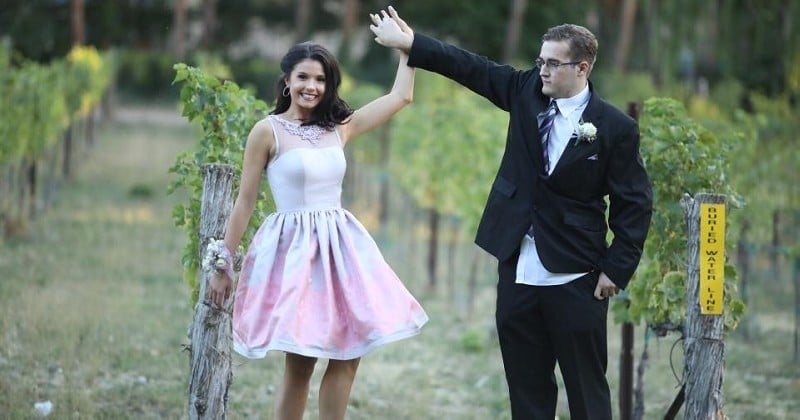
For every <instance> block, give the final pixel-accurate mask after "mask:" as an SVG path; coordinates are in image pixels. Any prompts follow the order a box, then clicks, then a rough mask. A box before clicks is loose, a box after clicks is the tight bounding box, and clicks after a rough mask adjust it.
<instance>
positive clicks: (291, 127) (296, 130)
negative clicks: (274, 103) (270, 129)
mask: <svg viewBox="0 0 800 420" xmlns="http://www.w3.org/2000/svg"><path fill="white" fill-rule="evenodd" d="M272 117H273V118H274V119H275V120H276V121H278V122H279V123H281V125H282V126H283V128H285V129H286V131H287V132H288V133H289V134H292V135H295V136H298V137H300V139H301V140H305V141H307V142H309V143H311V144H312V145H314V146H316V145H318V144H319V140H320V137H322V135H323V134H325V133H327V132H328V131H330V130H327V129H325V128H322V127H320V126H318V125H302V124H300V123H296V122H293V121H289V120H287V119H285V118H283V117H281V116H278V115H272Z"/></svg>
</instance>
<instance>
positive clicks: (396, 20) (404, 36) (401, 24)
mask: <svg viewBox="0 0 800 420" xmlns="http://www.w3.org/2000/svg"><path fill="white" fill-rule="evenodd" d="M369 16H370V18H371V19H372V23H373V24H372V25H370V26H369V28H370V30H372V33H374V34H375V42H377V43H378V44H381V45H383V46H385V47H390V48H398V49H400V50H403V51H405V52H408V51H409V50H410V49H411V44H412V43H413V42H414V31H413V30H412V29H411V27H410V26H408V24H407V23H406V22H405V21H404V20H403V19H401V18H400V15H398V14H397V11H396V10H395V9H394V7H392V6H389V13H386V11H385V10H381V11H380V14H377V13H370V15H369Z"/></svg>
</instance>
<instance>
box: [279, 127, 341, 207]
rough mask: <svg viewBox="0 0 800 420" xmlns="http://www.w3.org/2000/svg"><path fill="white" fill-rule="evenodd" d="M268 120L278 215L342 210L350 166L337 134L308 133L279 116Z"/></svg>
mask: <svg viewBox="0 0 800 420" xmlns="http://www.w3.org/2000/svg"><path fill="white" fill-rule="evenodd" d="M268 119H269V122H270V124H271V125H272V129H273V133H274V135H275V143H276V149H277V153H276V154H275V157H274V158H273V159H272V160H271V161H270V163H269V164H268V165H267V179H268V181H269V187H270V190H271V191H272V196H273V199H274V200H275V206H276V209H277V211H279V212H287V211H302V210H320V209H327V208H335V207H340V206H341V196H342V180H343V179H344V174H345V170H346V169H347V162H346V161H345V156H344V151H343V150H342V142H341V139H340V138H339V134H338V132H337V131H336V130H330V131H328V130H319V129H318V128H316V127H312V128H311V130H312V132H309V131H308V130H309V129H308V128H304V127H300V126H299V125H298V124H295V123H293V122H291V121H287V120H285V119H282V118H281V117H279V116H277V115H270V116H269V117H268ZM313 131H316V133H314V132H313Z"/></svg>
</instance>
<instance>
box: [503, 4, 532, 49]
mask: <svg viewBox="0 0 800 420" xmlns="http://www.w3.org/2000/svg"><path fill="white" fill-rule="evenodd" d="M527 8H528V0H511V13H509V15H508V24H507V25H506V29H507V31H506V41H505V44H503V61H504V62H506V63H508V62H511V60H512V59H513V58H514V56H516V55H517V49H518V48H519V38H520V35H521V33H522V23H523V21H524V19H525V10H526V9H527Z"/></svg>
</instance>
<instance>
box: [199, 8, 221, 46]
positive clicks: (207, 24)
mask: <svg viewBox="0 0 800 420" xmlns="http://www.w3.org/2000/svg"><path fill="white" fill-rule="evenodd" d="M216 31H217V0H203V37H202V41H201V42H200V45H201V46H202V48H203V49H204V50H209V49H211V47H212V46H213V44H214V39H215V34H216Z"/></svg>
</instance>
